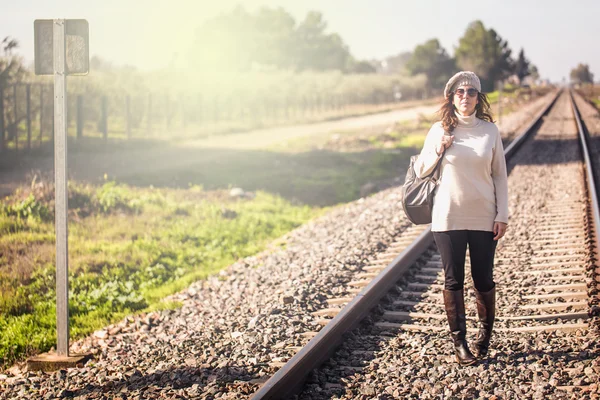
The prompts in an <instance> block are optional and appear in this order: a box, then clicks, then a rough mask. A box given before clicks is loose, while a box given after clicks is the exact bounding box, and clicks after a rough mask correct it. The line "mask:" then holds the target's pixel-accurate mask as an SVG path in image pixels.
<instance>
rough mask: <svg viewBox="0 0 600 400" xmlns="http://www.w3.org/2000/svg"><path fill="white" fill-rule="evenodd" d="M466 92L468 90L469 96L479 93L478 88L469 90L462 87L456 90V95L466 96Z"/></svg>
mask: <svg viewBox="0 0 600 400" xmlns="http://www.w3.org/2000/svg"><path fill="white" fill-rule="evenodd" d="M465 92H467V95H468V96H469V97H475V96H477V93H479V92H478V91H477V89H473V88H469V89H467V90H465V89H463V88H460V89H456V91H455V92H454V93H455V94H456V95H458V96H460V97H464V95H465Z"/></svg>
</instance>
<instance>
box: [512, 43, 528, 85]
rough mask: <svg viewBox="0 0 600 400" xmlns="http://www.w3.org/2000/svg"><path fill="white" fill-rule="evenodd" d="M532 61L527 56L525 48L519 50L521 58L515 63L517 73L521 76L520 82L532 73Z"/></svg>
mask: <svg viewBox="0 0 600 400" xmlns="http://www.w3.org/2000/svg"><path fill="white" fill-rule="evenodd" d="M530 68H531V67H530V63H529V60H528V59H527V58H525V52H524V51H523V48H521V51H519V58H517V62H516V63H515V75H517V77H518V78H519V83H521V82H523V79H524V78H525V77H526V76H529V75H531V69H530Z"/></svg>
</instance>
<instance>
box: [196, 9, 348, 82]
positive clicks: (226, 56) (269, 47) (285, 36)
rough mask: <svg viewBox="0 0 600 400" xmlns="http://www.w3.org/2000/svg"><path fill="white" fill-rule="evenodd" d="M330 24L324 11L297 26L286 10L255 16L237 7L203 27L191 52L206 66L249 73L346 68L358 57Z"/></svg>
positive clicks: (211, 68) (314, 13)
mask: <svg viewBox="0 0 600 400" xmlns="http://www.w3.org/2000/svg"><path fill="white" fill-rule="evenodd" d="M326 28H327V23H326V22H325V20H324V19H323V16H322V14H321V13H319V12H315V11H311V12H309V13H308V14H307V15H306V18H305V19H304V20H303V21H302V22H301V23H300V24H298V25H296V22H295V20H294V18H293V17H292V16H291V15H290V14H288V13H287V12H286V11H285V10H284V9H282V8H277V9H273V8H268V7H262V8H261V9H259V10H258V11H257V12H256V13H255V14H251V13H249V12H247V11H246V10H245V9H244V8H243V7H241V6H238V7H236V8H235V9H234V10H233V11H232V12H230V13H225V14H221V15H219V16H217V17H215V18H212V19H210V20H208V21H206V22H205V23H204V24H203V25H201V26H200V27H199V28H198V31H197V34H196V40H195V43H194V45H193V49H192V51H191V54H192V57H194V58H195V59H194V60H193V61H194V63H195V64H196V66H197V67H198V68H201V69H204V70H216V71H228V70H229V71H246V70H248V69H250V68H252V67H253V66H255V65H262V66H274V67H277V68H286V69H287V68H293V69H297V70H304V69H316V70H327V69H338V70H342V71H347V70H348V69H349V68H352V66H353V63H354V59H353V58H352V56H351V55H350V51H349V50H348V47H347V46H346V45H345V43H344V41H343V40H342V38H341V37H340V36H339V35H338V34H336V33H326Z"/></svg>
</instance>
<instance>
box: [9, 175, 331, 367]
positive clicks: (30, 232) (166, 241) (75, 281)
mask: <svg viewBox="0 0 600 400" xmlns="http://www.w3.org/2000/svg"><path fill="white" fill-rule="evenodd" d="M50 193H51V188H49V187H48V186H46V187H42V188H39V187H38V188H36V189H34V190H29V191H27V192H26V191H22V192H20V193H17V194H15V195H14V196H13V197H11V198H9V199H6V201H5V202H4V205H3V207H2V211H1V212H0V227H1V228H0V231H1V236H0V252H1V254H2V256H1V258H0V289H1V293H2V294H1V296H0V364H2V365H4V366H7V365H8V364H10V363H11V362H13V361H15V360H18V359H20V358H22V357H23V356H26V355H29V354H32V353H37V352H40V351H46V350H48V349H49V348H50V347H51V346H53V345H54V343H55V340H56V338H55V329H56V328H55V318H56V314H55V289H54V288H55V275H54V274H55V268H54V257H55V251H54V233H53V229H54V228H53V223H52V218H53V217H52V212H51V211H50V210H51V209H52V207H51V203H52V199H51V195H50ZM83 199H85V201H84V200H83ZM70 204H72V208H71V210H70V226H69V229H70V232H69V260H70V264H69V280H70V288H69V289H70V290H69V296H70V301H69V313H70V324H71V327H70V328H71V329H70V332H71V335H72V337H73V338H78V337H81V336H83V335H86V334H89V333H90V332H93V331H94V330H96V329H98V328H100V327H102V326H105V325H107V324H109V323H111V322H115V321H117V320H119V319H121V318H122V317H123V316H125V315H127V314H130V313H135V312H141V311H150V310H156V309H163V308H171V307H177V306H178V305H177V304H176V303H163V302H162V299H163V298H164V297H165V296H167V295H169V294H172V293H174V292H176V291H179V290H181V289H182V288H184V287H186V286H188V285H189V284H190V283H191V282H193V281H195V280H198V279H202V278H205V277H206V276H208V275H210V274H213V273H215V272H217V271H219V270H220V269H222V268H224V267H226V266H227V265H230V264H232V263H233V262H235V261H236V260H237V259H239V258H243V257H246V256H249V255H252V254H256V253H257V252H259V251H261V250H263V249H265V247H266V245H267V244H268V243H269V242H270V241H272V240H273V239H275V238H277V237H280V236H282V235H283V234H284V233H286V232H288V231H290V230H291V229H293V228H295V227H297V226H299V225H301V224H303V223H305V222H306V221H307V220H309V219H311V218H313V217H315V216H317V215H319V214H321V213H322V212H323V211H324V210H323V209H319V208H315V207H310V206H304V205H292V204H290V202H288V201H286V200H284V199H282V198H281V197H278V196H274V195H270V194H268V193H265V192H257V193H256V197H255V198H253V199H238V200H235V199H230V198H229V196H228V194H227V191H226V190H222V191H215V192H204V191H203V190H201V189H198V188H192V189H189V190H185V191H184V190H159V189H138V188H132V187H128V186H126V185H118V184H115V183H114V182H107V183H105V184H104V185H102V186H100V187H91V186H83V185H76V184H72V185H70ZM81 215H85V216H84V217H81Z"/></svg>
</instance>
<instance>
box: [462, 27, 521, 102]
mask: <svg viewBox="0 0 600 400" xmlns="http://www.w3.org/2000/svg"><path fill="white" fill-rule="evenodd" d="M455 58H456V64H457V65H458V66H459V67H460V68H461V69H463V70H470V71H473V72H475V73H476V74H477V75H478V76H479V78H480V79H481V86H482V90H483V91H491V90H493V88H494V82H495V81H497V80H500V79H505V78H507V77H508V76H509V75H510V74H511V73H512V71H513V62H512V59H511V50H510V48H509V47H508V42H507V41H505V40H503V39H502V38H501V37H500V35H498V33H497V32H496V31H495V30H493V29H490V30H487V29H485V26H484V25H483V23H482V22H481V21H474V22H472V23H471V24H469V26H468V28H467V30H466V32H465V34H464V36H463V37H462V38H460V40H459V44H458V48H457V49H456V52H455Z"/></svg>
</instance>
